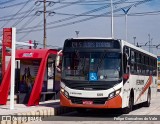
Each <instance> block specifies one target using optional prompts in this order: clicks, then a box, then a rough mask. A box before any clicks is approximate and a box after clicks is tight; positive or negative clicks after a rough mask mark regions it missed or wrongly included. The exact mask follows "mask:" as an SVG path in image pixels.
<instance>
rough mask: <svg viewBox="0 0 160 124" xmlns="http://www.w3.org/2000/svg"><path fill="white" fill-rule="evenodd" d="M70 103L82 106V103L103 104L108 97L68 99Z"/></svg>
mask: <svg viewBox="0 0 160 124" xmlns="http://www.w3.org/2000/svg"><path fill="white" fill-rule="evenodd" d="M70 99H71V102H72V103H74V104H83V101H93V104H105V102H106V101H107V99H108V97H105V98H79V97H70Z"/></svg>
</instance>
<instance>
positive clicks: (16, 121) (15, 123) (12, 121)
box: [0, 106, 73, 124]
mask: <svg viewBox="0 0 160 124" xmlns="http://www.w3.org/2000/svg"><path fill="white" fill-rule="evenodd" d="M72 111H73V109H72V108H66V107H61V106H56V107H55V108H52V107H49V108H46V109H40V110H33V111H28V112H22V113H14V114H10V115H7V117H8V118H6V119H4V120H2V117H1V121H0V124H22V123H23V124H24V123H27V122H31V121H42V119H44V118H46V117H50V116H56V115H61V114H65V113H69V112H72Z"/></svg>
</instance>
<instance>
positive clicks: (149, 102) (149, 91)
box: [144, 88, 151, 107]
mask: <svg viewBox="0 0 160 124" xmlns="http://www.w3.org/2000/svg"><path fill="white" fill-rule="evenodd" d="M150 104H151V90H150V88H149V90H148V94H147V101H146V102H145V103H144V107H149V106H150Z"/></svg>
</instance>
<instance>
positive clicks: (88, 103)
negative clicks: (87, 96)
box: [83, 100, 93, 105]
mask: <svg viewBox="0 0 160 124" xmlns="http://www.w3.org/2000/svg"><path fill="white" fill-rule="evenodd" d="M83 104H85V105H92V104H93V101H86V100H85V101H83Z"/></svg>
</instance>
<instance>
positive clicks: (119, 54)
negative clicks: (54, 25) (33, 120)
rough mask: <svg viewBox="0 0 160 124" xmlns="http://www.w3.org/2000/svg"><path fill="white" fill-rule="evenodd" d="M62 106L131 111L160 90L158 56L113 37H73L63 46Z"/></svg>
mask: <svg viewBox="0 0 160 124" xmlns="http://www.w3.org/2000/svg"><path fill="white" fill-rule="evenodd" d="M60 86H61V89H60V105H61V106H65V107H72V108H75V109H76V110H77V111H78V112H84V111H86V110H87V109H93V108H97V109H100V108H101V109H103V108H106V109H121V110H122V112H123V113H129V112H130V111H132V109H133V106H134V105H136V104H140V103H142V105H144V106H146V107H149V106H150V102H151V98H152V97H151V96H155V95H156V91H157V56H156V55H154V54H151V53H149V52H147V51H145V50H143V49H141V48H139V47H136V46H134V45H132V44H130V43H128V42H126V41H123V40H120V39H112V38H72V39H66V40H65V42H64V46H63V57H62V78H61V84H60Z"/></svg>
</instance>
